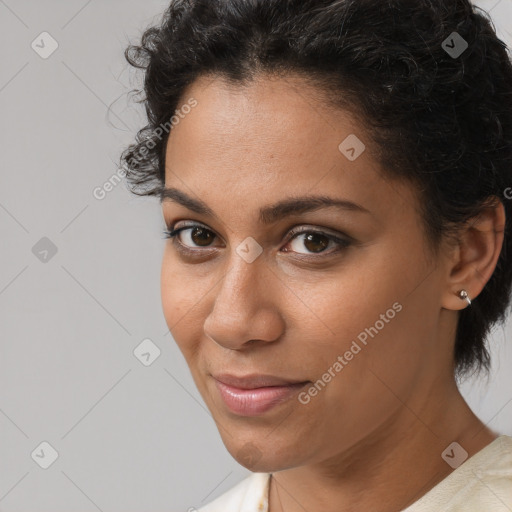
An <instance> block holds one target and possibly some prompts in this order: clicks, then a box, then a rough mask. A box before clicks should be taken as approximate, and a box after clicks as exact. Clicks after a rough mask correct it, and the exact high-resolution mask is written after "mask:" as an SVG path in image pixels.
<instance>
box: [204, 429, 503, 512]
mask: <svg viewBox="0 0 512 512" xmlns="http://www.w3.org/2000/svg"><path fill="white" fill-rule="evenodd" d="M269 484H270V473H252V474H251V475H250V476H249V477H247V478H246V479H245V480H242V481H241V482H239V483H238V484H237V485H235V486H234V487H232V488H231V489H230V490H229V491H227V492H225V493H224V494H222V495H221V496H219V497H218V498H216V499H215V500H213V501H212V502H210V503H208V504H207V505H205V506H203V507H201V508H200V509H199V511H198V512H268V493H269V487H270V485H269ZM440 511H442V512H512V437H510V436H506V435H501V436H499V437H498V438H496V439H495V440H494V441H492V442H491V443H490V444H488V445H487V446H485V447H484V448H483V449H482V450H480V451H479V452H477V453H475V454H474V455H473V456H471V457H469V458H467V459H466V461H465V462H463V463H462V464H461V465H460V466H458V467H457V468H456V469H455V470H454V471H452V472H451V473H450V474H449V475H448V476H447V477H446V478H444V479H443V480H441V482H439V483H438V484H437V485H435V486H434V487H433V488H432V489H430V491H428V492H427V493H426V494H424V495H423V496H422V497H421V498H419V499H418V500H417V501H415V502H414V503H413V504H412V505H410V506H408V507H407V508H405V509H403V510H402V511H401V512H440Z"/></svg>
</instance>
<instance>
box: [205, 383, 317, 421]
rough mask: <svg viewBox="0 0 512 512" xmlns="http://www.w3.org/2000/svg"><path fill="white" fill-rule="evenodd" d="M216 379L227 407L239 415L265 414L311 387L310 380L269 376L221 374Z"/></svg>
mask: <svg viewBox="0 0 512 512" xmlns="http://www.w3.org/2000/svg"><path fill="white" fill-rule="evenodd" d="M214 380H215V385H216V386H217V389H218V390H219V394H220V396H221V398H222V400H223V401H224V403H225V404H226V406H227V408H228V409H229V410H230V411H231V412H233V413H235V414H238V415H240V416H258V415H260V414H263V413H265V412H267V411H269V410H270V409H272V408H274V407H276V406H277V405H280V404H283V403H284V402H286V401H287V400H288V399H290V398H291V397H292V396H293V395H294V394H295V393H297V391H298V390H300V389H301V388H303V387H304V386H306V385H308V384H310V381H303V382H297V381H289V380H286V379H282V378H279V377H274V376H268V375H251V376H247V377H234V376H232V375H222V376H217V377H214ZM226 381H229V382H226ZM233 384H236V385H233ZM238 386H243V387H238Z"/></svg>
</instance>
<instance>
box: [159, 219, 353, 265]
mask: <svg viewBox="0 0 512 512" xmlns="http://www.w3.org/2000/svg"><path fill="white" fill-rule="evenodd" d="M194 228H203V229H205V230H206V231H208V232H210V233H212V234H215V233H213V231H211V230H210V229H208V228H207V227H206V226H203V225H201V224H191V225H187V226H182V227H181V228H178V229H172V227H171V228H170V229H166V230H164V232H163V234H164V237H165V238H167V239H172V240H171V241H172V243H173V244H174V246H175V247H176V248H177V250H178V251H180V252H181V253H183V254H186V255H190V256H196V255H198V253H201V252H203V251H204V249H190V248H188V247H187V246H186V245H184V244H182V243H181V242H180V241H179V240H178V238H177V237H176V235H178V234H179V233H181V232H182V231H186V230H192V229H194ZM290 233H291V235H292V237H291V238H290V239H289V240H288V242H287V244H288V243H290V242H291V241H292V240H293V239H294V238H296V236H295V235H304V234H306V235H309V234H313V235H320V236H324V237H326V238H327V239H328V240H329V241H332V242H334V243H335V244H337V246H338V248H337V249H335V250H334V251H333V250H331V251H330V252H325V251H322V252H320V253H316V255H315V253H310V254H311V257H310V256H307V255H304V254H303V255H301V256H300V257H301V258H303V259H310V258H314V259H318V258H322V257H328V256H331V255H333V254H336V253H338V252H340V251H342V250H343V249H347V248H348V247H349V246H350V245H351V241H350V240H347V239H343V238H340V237H337V236H335V235H332V234H329V233H324V232H322V231H317V230H311V229H309V230H308V229H302V230H300V229H292V230H291V231H290ZM215 236H216V235H215ZM206 249H208V247H207V248H206ZM285 252H293V251H285Z"/></svg>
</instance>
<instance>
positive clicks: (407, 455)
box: [161, 75, 505, 512]
mask: <svg viewBox="0 0 512 512" xmlns="http://www.w3.org/2000/svg"><path fill="white" fill-rule="evenodd" d="M301 80H302V79H301V78H300V77H298V76H292V75H289V76H286V77H279V78H271V77H270V76H266V75H259V77H258V79H257V80H255V81H254V82H252V83H251V84H250V85H248V86H246V87H241V86H233V85H229V84H227V83H225V82H224V81H223V80H222V79H221V78H219V77H211V76H210V77H205V76H203V77H201V78H199V79H198V80H196V81H195V82H193V83H192V84H191V85H190V86H189V88H188V89H187V91H186V93H185V94H184V95H183V102H182V103H185V102H186V100H187V99H188V98H190V97H193V98H195V99H196V100H197V101H198V105H197V107H195V108H194V109H193V110H192V111H191V112H190V113H189V114H187V115H186V116H184V118H183V119H182V120H181V121H180V122H179V123H178V124H177V125H176V126H174V128H173V129H172V132H171V135H170V137H169V141H168V145H167V148H166V177H165V181H166V183H165V184H166V187H175V188H178V189H180V190H181V191H183V192H185V193H186V194H188V195H189V196H192V197H193V198H195V199H201V200H202V201H203V202H205V203H206V204H207V205H208V206H209V207H210V208H211V209H212V210H213V211H214V212H215V214H216V217H212V216H208V215H204V214H198V213H195V212H192V211H191V210H189V209H188V208H186V207H185V206H183V205H181V204H178V203H177V202H175V201H172V200H164V201H163V203H162V213H163V217H164V221H165V222H166V224H167V225H168V226H171V227H176V228H179V227H181V226H183V225H184V224H185V221H187V223H190V222H192V223H199V224H200V225H202V226H204V227H205V228H207V229H208V230H209V231H210V238H207V239H206V242H201V238H200V237H199V238H198V237H197V236H196V237H195V238H193V237H192V236H191V235H192V231H191V230H189V231H186V232H182V233H181V235H177V238H178V239H179V240H180V241H181V242H182V243H183V244H184V245H186V246H188V247H189V248H191V249H195V250H196V251H198V255H197V256H195V257H190V256H184V255H182V254H181V253H180V252H179V251H178V250H177V249H176V245H175V243H176V242H177V241H178V240H177V239H174V241H173V240H168V241H167V242H166V247H165V250H164V255H163V262H162V272H161V292H162V306H163V312H164V315H165V318H166V321H167V324H168V326H169V329H170V331H171V333H172V335H173V337H174V339H175V341H176V343H177V344H178V346H179V348H180V350H181V352H182V354H183V356H184V358H185V359H186V362H187V364H188V366H189V368H190V371H191V373H192V376H193V378H194V381H195V383H196V385H197V387H198V390H199V391H200V393H201V395H202V397H203V399H204V401H205V403H206V405H207V406H208V408H209V409H210V411H211V413H212V416H213V418H214V420H215V422H216V424H217V426H218V428H219V432H220V434H221V436H222V439H223V442H224V444H225V445H226V448H227V449H228V451H229V452H230V454H231V455H232V456H233V457H234V458H235V459H236V460H237V461H238V462H239V463H240V464H242V465H244V466H245V467H247V468H248V469H249V470H251V471H253V472H272V473H274V477H273V479H272V483H271V487H270V499H269V507H270V511H271V512H279V511H282V510H285V511H286V512H298V511H302V512H303V511H304V510H307V511H313V510H324V511H326V512H329V511H333V512H334V511H336V512H345V511H355V510H379V511H380V512H387V511H390V512H391V511H396V510H400V509H401V508H404V507H405V506H407V505H409V504H411V503H412V502H414V501H415V500H417V499H418V498H419V497H421V496H422V495H423V494H425V493H426V492H427V491H428V490H429V489H430V488H432V487H433V486H434V485H435V484H436V483H438V482H439V481H440V480H442V479H443V478H445V477H446V476H447V475H448V474H449V473H450V472H451V471H452V468H451V467H450V466H449V465H448V464H447V463H446V462H445V461H444V460H443V459H442V458H441V453H442V452H443V450H445V448H446V447H447V446H448V445H449V444H450V443H452V442H453V441H457V442H458V443H459V444H460V445H461V446H462V447H463V448H464V449H465V450H466V451H467V452H468V454H469V456H471V455H473V454H474V453H476V452H477V451H479V450H481V449H482V448H483V447H485V446H486V445H487V444H489V443H490V442H491V441H493V440H494V439H495V438H496V437H497V434H496V433H494V432H492V431H491V430H489V429H487V428H486V427H485V425H484V424H483V423H482V422H481V421H480V420H479V419H478V418H477V417H476V416H475V415H474V414H473V413H472V411H471V410H470V409H469V407H468V405H467V404H466V402H465V401H464V399H463V397H462V396H461V394H460V393H459V391H458V389H457V386H456V383H455V380H454V376H453V373H454V372H453V370H454V368H453V355H452V354H453V344H454V338H455V329H456V325H457V318H458V312H459V310H462V309H463V308H465V307H470V306H468V304H467V302H466V301H464V300H461V299H460V298H459V297H458V296H457V295H456V294H457V292H458V291H459V290H460V289H465V290H467V292H468V294H469V296H470V298H471V299H473V300H474V299H475V298H476V297H477V296H478V295H479V293H480V292H481V290H482V288H483V287H484V285H485V283H486V282H487V281H488V280H489V278H490V277H491V275H492V273H493V270H494V268H495V266H496V262H497V259H498V256H499V253H500V250H501V247H502V242H503V226H504V224H505V213H504V209H503V205H502V204H501V203H500V202H498V204H497V205H496V206H495V207H492V208H488V209H486V210H485V211H484V212H483V213H482V215H481V216H480V217H479V218H478V219H476V220H475V221H474V222H473V223H472V224H471V225H469V226H467V227H465V228H464V229H463V230H462V231H461V234H460V238H459V240H458V241H457V242H456V243H454V242H452V243H448V242H443V245H442V247H441V250H440V251H439V254H438V255H437V256H435V255H434V254H431V253H430V252H429V250H428V246H427V241H426V239H425V236H424V231H423V228H422V224H421V219H420V217H419V213H418V211H417V205H418V202H419V197H418V195H417V194H416V191H415V189H414V188H413V187H412V186H411V185H409V184H408V183H405V182H401V181H392V180H390V179H388V178H385V177H384V175H383V173H382V169H381V168H380V166H379V163H378V161H377V159H376V158H375V156H374V148H373V146H372V141H371V139H370V137H369V135H368V134H367V133H366V132H365V129H364V124H363V123H362V122H360V121H358V120H357V119H356V118H355V117H354V116H353V115H352V114H351V113H349V112H347V111H341V110H334V109H332V108H330V107H328V106H326V104H324V103H323V102H322V101H320V99H319V95H318V94H317V93H318V91H315V90H314V88H313V86H311V85H307V84H306V83H305V82H304V81H301ZM349 134H356V135H357V137H358V138H359V139H360V140H362V141H364V143H365V145H366V150H365V151H364V152H363V153H362V154H361V155H360V156H359V157H358V158H357V159H356V160H354V161H349V160H348V159H347V158H345V157H344V156H343V155H342V154H341V152H340V150H339V149H338V145H339V144H340V143H341V142H342V141H343V140H344V139H345V138H346V137H347V136H348V135H349ZM313 194H314V195H325V196H330V197H335V198H344V199H348V200H350V201H353V202H356V203H358V204H360V205H362V206H363V207H364V208H366V209H368V210H369V212H370V213H362V212H357V211H348V210H341V209H336V208H332V207H330V208H321V209H318V210H316V211H312V212H307V213H302V214H294V215H293V216H291V217H287V218H283V219H280V220H278V221H276V222H275V223H273V224H270V225H264V224H262V223H260V222H259V219H258V211H259V209H260V208H261V207H263V206H266V205H269V204H273V203H276V202H277V201H280V200H282V199H285V198H288V197H290V196H303V195H313ZM294 226H303V227H304V229H306V228H308V229H309V228H311V229H312V230H316V231H321V232H324V233H327V234H338V235H339V236H341V237H351V239H352V243H351V244H350V245H349V246H348V247H346V248H341V249H340V250H339V252H334V251H335V250H336V245H335V244H334V243H333V242H330V243H329V246H328V247H327V248H325V249H324V250H323V252H322V251H321V247H320V244H321V242H322V241H326V239H325V238H322V237H321V236H320V238H318V237H317V238H314V239H313V241H310V242H309V243H308V242H307V240H306V239H305V235H303V234H302V235H301V234H299V235H295V237H294V238H293V237H290V236H289V235H288V233H289V231H290V229H291V228H292V227H294ZM247 237H252V238H254V239H255V240H256V241H257V242H258V244H259V245H260V246H261V248H262V250H263V252H262V253H261V254H260V255H259V256H258V257H257V258H256V259H255V260H254V261H253V262H252V263H247V262H246V261H245V260H244V259H243V258H241V257H240V256H239V255H238V253H237V252H236V249H237V247H238V246H239V245H240V244H241V243H242V242H243V241H244V240H245V239H246V238H247ZM202 244H206V246H205V245H202ZM306 258H309V260H308V261H306ZM395 302H398V303H399V304H400V305H401V306H402V309H401V310H400V312H398V313H396V315H395V316H394V318H393V319H392V320H389V322H387V323H385V326H384V327H383V328H382V329H380V330H379V332H378V334H377V335H375V336H374V337H373V338H371V337H369V338H368V342H367V345H366V346H363V348H362V350H361V351H360V352H359V353H358V354H357V355H356V356H354V357H353V359H352V360H351V361H349V362H348V364H346V366H344V367H343V369H342V370H341V371H339V372H338V373H337V374H336V376H335V377H334V378H332V380H331V381H330V382H329V383H328V384H327V385H326V386H325V387H324V388H323V389H322V390H321V391H320V392H318V394H317V395H316V396H314V397H313V398H311V401H310V402H309V403H308V404H305V405H304V404H302V403H300V402H299V401H298V400H297V399H296V398H295V397H294V398H292V399H291V400H288V401H286V402H284V403H283V404H282V405H279V406H278V407H275V408H273V409H271V410H270V411H268V412H266V413H264V414H262V415H260V416H256V417H245V416H238V415H235V414H233V413H231V412H230V411H229V410H228V409H227V407H226V406H225V404H224V402H223V401H222V399H221V397H220V395H219V393H218V391H217V389H216V387H215V384H214V380H213V378H212V377H211V375H210V374H211V373H219V372H227V373H232V374H236V375H241V374H243V375H246V374H250V373H266V374H271V375H277V376H281V377H284V378H288V379H294V380H300V381H304V380H309V381H311V382H316V381H317V380H318V379H319V378H320V377H321V376H322V375H323V374H325V372H326V371H327V370H328V369H329V368H330V367H332V366H333V363H334V362H335V361H336V360H337V357H338V356H339V355H343V354H344V353H345V352H346V351H347V350H348V349H349V348H350V346H351V343H352V341H353V340H356V339H357V336H358V334H359V333H361V332H362V331H364V329H365V328H368V327H370V326H374V325H375V322H376V321H377V320H379V318H381V317H380V315H381V314H383V313H385V312H386V311H387V310H388V309H389V308H391V307H392V305H393V304H394V303H395ZM248 452H249V453H251V454H252V457H251V458H250V460H249V458H247V453H248ZM369 491H371V492H369Z"/></svg>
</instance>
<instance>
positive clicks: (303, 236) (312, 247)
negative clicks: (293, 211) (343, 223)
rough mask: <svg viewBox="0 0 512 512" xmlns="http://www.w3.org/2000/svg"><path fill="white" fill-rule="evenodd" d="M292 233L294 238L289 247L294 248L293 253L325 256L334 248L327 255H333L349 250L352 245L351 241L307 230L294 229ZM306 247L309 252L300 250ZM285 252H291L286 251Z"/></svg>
mask: <svg viewBox="0 0 512 512" xmlns="http://www.w3.org/2000/svg"><path fill="white" fill-rule="evenodd" d="M290 233H291V235H293V236H292V238H291V240H290V241H289V242H288V244H287V245H291V246H292V248H293V251H292V252H297V253H299V254H305V255H309V254H323V253H325V252H326V249H327V248H328V247H329V246H330V247H334V250H333V251H329V252H327V254H332V253H334V252H338V251H340V250H342V249H345V248H347V247H348V246H349V245H350V244H351V242H350V240H349V239H345V238H341V237H338V236H336V235H333V234H329V233H324V232H323V231H317V230H312V229H307V228H306V229H305V228H298V229H292V230H291V232H290ZM304 247H305V248H306V249H307V251H309V252H305V253H303V252H301V251H300V249H301V248H304ZM284 252H290V251H288V250H287V249H285V250H284Z"/></svg>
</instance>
